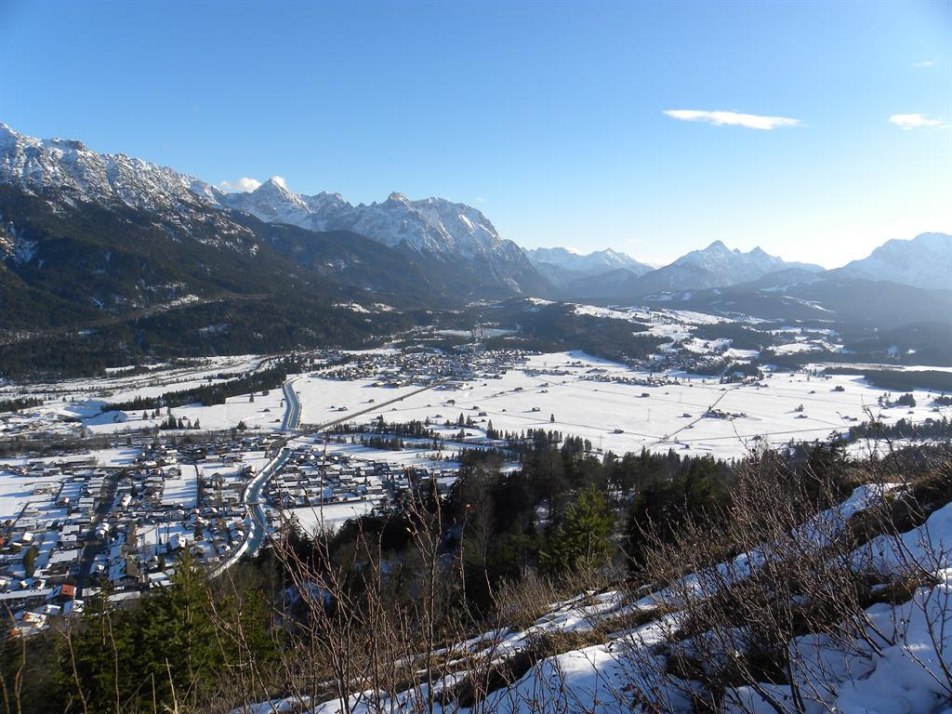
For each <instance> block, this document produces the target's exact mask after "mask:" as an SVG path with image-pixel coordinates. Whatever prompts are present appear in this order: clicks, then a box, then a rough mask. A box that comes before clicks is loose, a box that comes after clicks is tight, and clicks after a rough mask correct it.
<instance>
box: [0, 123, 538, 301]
mask: <svg viewBox="0 0 952 714" xmlns="http://www.w3.org/2000/svg"><path fill="white" fill-rule="evenodd" d="M0 183H2V184H9V185H12V186H16V187H18V188H19V189H21V190H23V191H25V192H27V193H29V194H33V195H38V196H50V197H52V198H55V199H65V200H70V201H74V202H75V201H79V202H89V203H94V204H97V205H101V206H106V207H113V208H116V207H127V208H132V209H135V210H142V211H148V212H152V213H154V214H156V216H159V217H161V222H162V223H163V225H164V226H165V228H166V230H170V231H172V232H174V233H175V234H176V237H177V238H179V239H186V238H187V237H188V236H192V235H201V236H202V240H206V241H209V242H210V243H211V244H213V245H215V246H216V247H229V248H233V249H236V250H241V251H249V250H252V251H253V250H255V249H256V248H255V245H256V241H255V237H254V232H253V231H251V230H250V229H248V228H247V227H246V226H244V225H243V224H242V221H240V220H233V219H232V218H231V217H230V216H229V214H230V213H231V212H232V211H234V210H236V209H237V210H241V211H244V212H246V213H250V214H251V215H253V216H255V217H257V218H259V219H260V220H262V221H265V222H268V223H287V224H290V225H295V226H299V227H302V228H305V229H308V230H312V231H351V232H354V233H359V234H361V235H365V236H367V237H369V238H372V239H374V240H375V241H377V242H378V243H381V244H382V245H383V246H387V247H390V248H396V249H398V250H400V251H403V252H405V253H408V255H407V256H406V260H408V261H410V262H413V263H416V264H418V265H419V268H420V269H421V270H424V271H426V270H429V271H430V272H431V274H432V278H433V281H432V282H433V283H434V284H437V285H443V286H446V287H447V288H450V287H452V289H453V290H454V291H455V293H456V294H457V295H460V296H470V297H503V296H508V295H511V294H520V293H523V292H543V293H544V292H547V291H548V287H549V286H548V284H547V282H546V281H545V279H544V278H542V277H541V276H540V275H539V274H538V273H537V272H536V271H535V269H534V268H533V267H532V266H531V264H530V263H529V261H528V259H527V258H526V257H525V254H524V253H523V252H522V251H521V249H520V248H519V247H518V246H516V245H515V244H514V243H512V242H511V241H505V240H502V239H500V238H499V236H498V234H497V232H496V230H495V228H494V227H493V226H492V223H491V222H490V221H489V220H488V219H487V218H486V217H485V216H484V215H483V214H482V213H481V212H479V211H478V210H476V209H474V208H471V207H469V206H465V205H463V204H455V203H451V202H450V201H446V200H444V199H438V198H430V199H425V200H422V201H410V200H409V199H407V198H406V197H405V196H402V195H400V194H391V196H390V197H389V198H388V199H387V200H386V201H385V202H383V203H379V204H378V203H374V204H371V205H370V206H364V205H359V206H351V205H350V204H349V203H347V202H346V201H344V200H343V198H341V197H340V196H339V195H337V194H330V193H322V194H319V195H317V196H310V197H303V196H299V195H297V194H294V193H292V192H291V191H289V190H288V189H287V187H286V186H285V185H284V184H283V182H280V181H278V180H274V179H272V180H270V181H268V182H266V183H265V184H263V185H262V186H260V187H259V188H258V189H257V190H256V191H254V192H251V193H250V194H226V193H224V192H223V191H221V190H219V189H217V188H215V187H213V186H211V185H210V184H207V183H205V182H203V181H201V180H199V179H197V178H195V177H192V176H188V175H185V174H182V173H179V172H176V171H174V170H173V169H169V168H165V167H161V166H158V165H156V164H153V163H150V162H148V161H144V160H142V159H136V158H131V157H128V156H125V155H123V154H99V153H97V152H94V151H92V150H90V149H88V148H87V147H86V146H85V145H84V144H82V142H79V141H74V140H61V139H48V140H40V139H34V138H32V137H29V136H25V135H23V134H20V133H18V132H16V131H14V130H13V129H11V128H10V127H9V126H7V125H5V124H0ZM199 224H200V225H201V226H202V228H201V229H197V225H199ZM206 228H210V229H211V230H206ZM17 243H18V241H17V240H16V234H15V230H13V231H11V230H7V231H4V237H3V238H0V250H2V251H3V252H4V253H6V254H7V255H8V256H10V255H15V254H18V253H19V252H22V251H21V248H22V246H19V247H18V245H17ZM26 252H27V253H28V252H29V251H28V250H27V251H26ZM305 252H306V251H305ZM409 253H413V254H414V255H409Z"/></svg>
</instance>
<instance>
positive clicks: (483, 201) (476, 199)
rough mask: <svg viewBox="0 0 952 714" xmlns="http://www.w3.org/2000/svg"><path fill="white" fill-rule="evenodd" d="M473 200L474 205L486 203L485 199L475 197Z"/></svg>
mask: <svg viewBox="0 0 952 714" xmlns="http://www.w3.org/2000/svg"><path fill="white" fill-rule="evenodd" d="M473 200H474V201H475V202H476V203H486V199H485V198H483V197H482V196H477V197H476V198H474V199H473Z"/></svg>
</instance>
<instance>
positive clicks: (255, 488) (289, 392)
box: [212, 379, 439, 577]
mask: <svg viewBox="0 0 952 714" xmlns="http://www.w3.org/2000/svg"><path fill="white" fill-rule="evenodd" d="M437 384H439V383H434V384H431V385H429V386H426V387H421V388H420V389H416V390H414V391H412V392H408V393H407V394H404V395H402V396H399V397H394V398H393V399H388V400H387V401H385V402H380V403H379V404H373V405H372V406H370V407H367V408H366V409H361V410H360V411H356V412H349V413H348V414H347V415H346V416H343V417H341V418H339V419H335V420H333V421H329V422H325V423H324V424H317V425H313V426H308V427H305V428H303V429H302V428H300V421H301V402H300V401H299V400H298V396H297V392H295V391H294V380H293V379H289V380H288V381H287V382H285V383H284V386H283V387H282V390H283V391H284V419H283V420H282V422H281V431H283V432H284V433H285V434H286V437H285V439H284V441H283V442H282V445H281V447H280V448H279V449H278V451H277V452H276V453H275V455H274V457H273V458H272V459H271V460H270V461H269V462H268V463H267V464H266V465H265V466H264V467H263V468H262V469H261V471H259V472H258V473H257V474H255V477H254V478H253V479H251V481H249V482H248V485H247V486H246V487H245V493H244V496H243V498H242V502H243V503H244V504H245V508H246V510H247V515H246V516H245V540H244V542H242V544H241V545H240V546H238V549H237V550H236V551H235V552H234V553H232V555H231V556H230V557H229V558H228V560H226V561H225V562H223V563H221V564H220V565H219V566H218V567H217V568H215V570H214V571H212V577H215V576H218V575H221V574H222V573H224V572H225V571H226V570H228V568H230V567H231V566H233V565H234V564H235V563H237V562H238V560H239V559H240V558H241V557H242V556H243V555H254V554H255V553H257V552H258V550H259V549H260V548H261V546H262V545H263V544H264V541H265V537H266V536H267V534H268V521H267V518H266V516H265V511H264V506H265V503H264V501H263V499H262V498H261V494H262V492H263V491H264V487H265V485H266V484H267V483H268V481H269V480H270V479H271V477H272V476H274V474H276V473H277V472H278V471H280V470H281V469H282V468H283V467H284V464H285V463H287V460H288V459H289V458H290V457H291V451H292V450H291V449H290V448H288V447H287V446H286V444H287V442H288V440H289V439H290V438H291V437H292V436H294V435H295V434H315V433H319V432H322V431H326V430H327V429H329V428H330V427H332V426H334V425H336V424H340V423H341V422H344V421H350V420H352V419H353V418H354V417H358V416H361V415H363V414H367V413H369V412H374V411H380V410H381V409H382V408H383V407H387V406H390V405H391V404H395V403H396V402H400V401H403V400H404V399H406V398H407V397H412V396H413V395H415V394H419V393H421V392H425V391H427V390H429V389H433V387H435V386H437Z"/></svg>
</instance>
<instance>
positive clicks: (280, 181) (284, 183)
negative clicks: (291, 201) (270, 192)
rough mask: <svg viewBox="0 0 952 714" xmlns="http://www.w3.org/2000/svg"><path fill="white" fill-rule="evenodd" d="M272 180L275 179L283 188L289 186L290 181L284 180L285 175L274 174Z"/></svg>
mask: <svg viewBox="0 0 952 714" xmlns="http://www.w3.org/2000/svg"><path fill="white" fill-rule="evenodd" d="M271 180H272V181H274V182H275V183H276V184H278V186H280V187H281V188H287V187H288V182H287V181H285V180H284V177H283V176H272V177H271Z"/></svg>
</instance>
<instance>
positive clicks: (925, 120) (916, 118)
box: [889, 114, 947, 130]
mask: <svg viewBox="0 0 952 714" xmlns="http://www.w3.org/2000/svg"><path fill="white" fill-rule="evenodd" d="M889 123H890V124H895V125H896V126H898V127H899V128H901V129H907V130H908V129H935V128H938V127H945V126H947V125H946V123H945V122H944V121H942V120H941V119H931V118H930V117H927V116H926V115H925V114H893V115H892V116H891V117H889Z"/></svg>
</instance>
